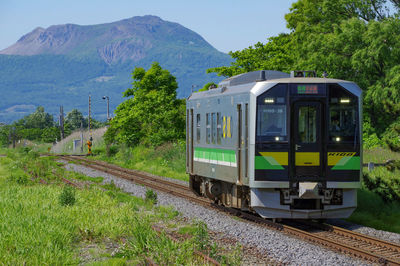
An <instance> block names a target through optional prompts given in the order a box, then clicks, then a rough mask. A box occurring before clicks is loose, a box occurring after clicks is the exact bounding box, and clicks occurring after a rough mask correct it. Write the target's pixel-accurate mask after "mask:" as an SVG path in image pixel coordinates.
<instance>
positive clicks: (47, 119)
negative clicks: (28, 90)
mask: <svg viewBox="0 0 400 266" xmlns="http://www.w3.org/2000/svg"><path fill="white" fill-rule="evenodd" d="M15 125H16V126H17V127H23V128H38V129H44V128H46V127H52V126H53V125H54V121H53V116H51V115H50V114H49V113H46V112H45V111H44V108H43V107H42V106H39V107H38V108H36V111H35V112H34V113H32V114H30V115H27V116H25V117H24V118H22V119H20V120H18V121H17V122H16V123H15Z"/></svg>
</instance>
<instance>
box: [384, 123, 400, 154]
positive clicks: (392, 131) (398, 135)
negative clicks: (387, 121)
mask: <svg viewBox="0 0 400 266" xmlns="http://www.w3.org/2000/svg"><path fill="white" fill-rule="evenodd" d="M382 139H383V141H384V142H385V143H386V144H387V145H388V146H389V148H390V149H391V150H392V151H397V152H398V151H400V122H395V123H393V124H392V125H390V127H389V128H388V129H387V130H386V131H385V133H384V134H383V137H382Z"/></svg>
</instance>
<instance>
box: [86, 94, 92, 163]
mask: <svg viewBox="0 0 400 266" xmlns="http://www.w3.org/2000/svg"><path fill="white" fill-rule="evenodd" d="M90 109H91V96H90V93H89V115H88V120H89V121H88V128H89V140H88V141H87V146H88V153H87V155H92V145H93V138H92V130H91V127H90V115H91V110H90Z"/></svg>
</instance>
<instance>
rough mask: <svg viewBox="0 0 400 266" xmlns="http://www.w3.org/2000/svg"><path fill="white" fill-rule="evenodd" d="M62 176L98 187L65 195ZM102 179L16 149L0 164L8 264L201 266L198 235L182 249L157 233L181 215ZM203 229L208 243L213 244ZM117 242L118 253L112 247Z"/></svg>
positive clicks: (232, 260)
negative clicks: (156, 226)
mask: <svg viewBox="0 0 400 266" xmlns="http://www.w3.org/2000/svg"><path fill="white" fill-rule="evenodd" d="M60 177H67V178H69V179H71V180H73V181H74V182H78V183H79V182H84V183H87V182H88V181H90V182H91V185H90V186H85V188H83V189H73V188H68V189H65V185H64V184H63V183H62V182H61V181H60ZM40 180H44V181H45V182H46V184H42V183H40V182H39V181H40ZM100 180H101V179H100V178H97V179H94V180H92V179H90V178H89V177H83V176H82V175H79V174H75V173H72V172H68V171H66V170H64V169H62V168H60V166H59V164H58V163H56V162H54V161H52V160H51V158H42V157H38V156H37V153H35V152H32V151H28V150H24V149H22V150H19V151H8V156H7V157H1V158H0V210H1V212H0V261H1V262H2V263H5V264H6V265H14V264H16V265H25V264H26V265H39V264H45V265H60V264H79V263H84V264H89V265H110V264H111V265H126V264H144V263H145V258H146V257H148V258H151V259H152V260H153V261H154V262H155V263H157V264H162V265H166V264H185V265H186V264H191V265H193V264H194V265H196V264H201V261H198V260H197V258H195V257H194V256H193V252H194V250H195V249H199V248H200V247H199V245H197V243H196V239H197V238H196V233H195V236H194V237H192V238H188V239H186V240H184V241H182V242H177V243H175V242H173V241H171V240H170V239H169V238H168V237H167V236H166V235H165V234H158V233H156V232H155V231H154V230H153V229H152V225H153V224H156V223H157V224H160V223H161V224H165V223H166V224H178V223H180V222H178V219H177V218H178V217H177V216H178V215H179V213H178V212H177V211H176V210H174V209H173V208H172V207H165V206H158V205H155V204H154V203H155V202H154V201H153V200H145V199H142V198H137V197H133V196H130V195H129V194H126V193H124V192H123V191H121V190H120V189H119V188H117V187H116V186H115V185H114V184H113V183H111V184H105V185H99V184H97V183H96V182H100ZM93 181H95V182H93ZM72 198H73V199H74V200H71V199H72ZM152 198H156V194H155V195H152ZM66 203H68V204H66ZM179 221H180V220H179ZM184 226H186V227H188V228H191V227H192V228H197V227H198V225H196V224H194V225H191V224H186V223H185V224H184ZM203 229H204V227H203V228H202V231H201V237H202V239H206V240H207V241H209V240H208V238H207V234H208V233H207V231H204V230H203ZM189 230H191V231H194V232H196V229H189ZM110 243H111V244H112V245H111V246H112V247H118V249H115V248H109V246H110V245H108V244H110ZM203 244H204V243H203ZM205 244H206V245H207V246H212V245H211V243H210V242H206V243H205ZM213 247H214V250H216V251H217V252H215V256H216V258H221V259H222V258H223V259H224V262H226V263H227V264H237V263H236V262H237V261H238V258H240V254H239V253H237V252H236V251H235V252H236V253H235V254H233V255H229V256H227V255H223V256H221V255H219V250H218V247H217V248H215V247H216V246H215V245H213ZM82 254H86V255H85V256H84V257H82ZM218 256H219V257H218ZM227 258H228V259H227Z"/></svg>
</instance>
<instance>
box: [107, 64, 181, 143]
mask: <svg viewBox="0 0 400 266" xmlns="http://www.w3.org/2000/svg"><path fill="white" fill-rule="evenodd" d="M132 78H133V83H132V88H129V89H127V90H126V91H125V92H124V97H130V96H133V98H128V99H127V100H126V101H124V102H123V103H121V104H120V105H119V106H118V107H117V110H116V111H115V113H116V117H115V118H114V119H113V120H112V121H111V123H110V128H109V129H108V130H107V133H106V136H105V139H106V141H107V142H108V143H111V142H114V141H116V142H119V143H126V144H127V145H129V146H133V145H137V144H139V143H143V144H145V145H151V146H157V145H160V144H161V143H163V142H166V141H172V140H176V139H180V138H183V137H184V128H185V118H184V115H185V111H184V110H185V105H184V101H183V100H178V99H176V89H177V87H178V84H177V82H176V79H175V77H174V76H172V75H171V74H170V73H169V71H168V70H165V69H162V68H161V66H160V65H159V64H158V63H157V62H154V63H153V64H152V65H151V67H150V69H148V70H147V71H146V70H145V69H143V68H141V67H136V68H135V69H134V71H133V73H132Z"/></svg>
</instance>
